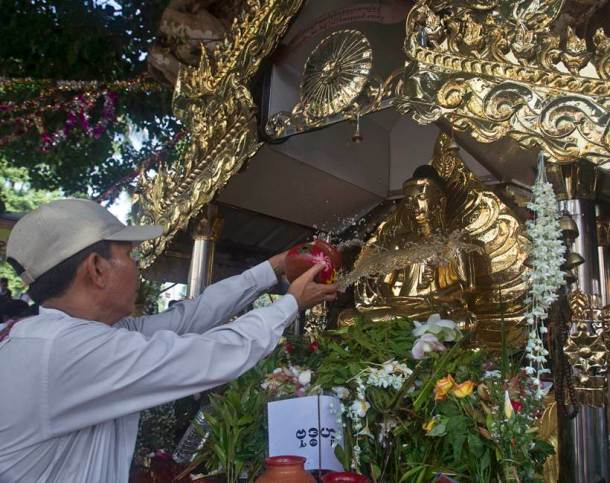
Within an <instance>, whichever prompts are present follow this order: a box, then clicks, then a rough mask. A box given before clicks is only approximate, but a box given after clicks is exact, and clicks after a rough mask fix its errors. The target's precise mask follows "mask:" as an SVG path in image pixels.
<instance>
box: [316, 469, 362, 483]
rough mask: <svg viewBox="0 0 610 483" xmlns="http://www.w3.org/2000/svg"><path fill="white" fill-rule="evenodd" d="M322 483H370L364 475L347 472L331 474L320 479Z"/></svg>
mask: <svg viewBox="0 0 610 483" xmlns="http://www.w3.org/2000/svg"><path fill="white" fill-rule="evenodd" d="M322 483H371V480H369V479H368V478H367V477H366V476H364V475H359V474H357V473H348V472H339V471H337V472H333V473H328V474H326V475H324V476H323V477H322Z"/></svg>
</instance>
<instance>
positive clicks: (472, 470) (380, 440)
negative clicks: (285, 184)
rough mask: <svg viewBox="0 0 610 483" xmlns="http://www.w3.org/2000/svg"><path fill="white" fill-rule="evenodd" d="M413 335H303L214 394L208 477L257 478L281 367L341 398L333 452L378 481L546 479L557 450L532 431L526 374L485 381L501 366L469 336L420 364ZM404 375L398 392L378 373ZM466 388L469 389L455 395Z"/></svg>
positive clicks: (362, 328)
mask: <svg viewBox="0 0 610 483" xmlns="http://www.w3.org/2000/svg"><path fill="white" fill-rule="evenodd" d="M412 330H413V324H412V323H411V322H410V321H409V320H406V319H395V320H393V321H388V322H385V323H364V322H360V323H357V324H356V325H354V326H352V327H349V328H343V329H339V330H335V331H329V332H326V333H325V334H323V336H322V337H321V338H320V339H319V340H317V341H316V345H315V348H313V349H312V347H314V346H312V344H311V341H309V340H307V339H304V338H303V339H300V338H291V339H287V340H284V341H283V342H282V343H281V344H280V346H279V347H278V348H277V349H276V350H275V351H274V352H273V353H272V354H271V355H270V356H269V357H268V358H267V359H265V360H264V361H262V362H261V363H260V364H259V366H258V367H257V368H256V369H254V370H252V371H250V372H248V373H247V374H246V375H244V376H242V378H240V379H238V380H237V381H235V382H233V383H232V384H231V385H230V386H229V389H228V390H227V391H226V392H224V394H223V395H222V396H217V397H215V398H214V402H213V408H212V409H211V410H210V411H209V414H208V415H207V416H208V421H210V424H211V426H212V431H211V435H210V438H209V440H208V442H207V444H206V446H205V447H204V449H203V451H202V453H201V454H200V455H199V459H198V461H199V462H202V463H204V464H205V466H206V468H207V470H208V472H209V471H214V470H217V472H218V473H222V472H226V473H227V474H230V475H231V478H236V477H237V476H238V475H239V472H240V471H243V472H245V473H246V474H248V475H249V477H250V478H254V477H255V476H256V472H257V471H258V469H259V468H260V467H261V465H262V463H263V459H264V449H265V447H266V421H265V413H266V412H265V411H264V405H265V403H266V401H268V400H269V399H271V394H272V393H271V392H268V393H266V392H265V391H264V390H263V389H262V388H261V382H262V381H263V380H266V379H265V376H266V375H268V374H270V373H272V371H273V370H274V369H275V368H280V367H290V366H293V367H295V366H299V367H301V368H309V369H311V370H312V371H313V374H314V375H313V381H312V387H311V389H310V392H312V393H316V392H323V393H330V394H332V393H337V394H339V390H341V391H340V392H342V393H343V395H342V396H341V397H342V398H343V399H342V405H343V408H342V414H343V439H342V441H340V443H339V446H337V447H336V449H335V453H336V455H337V458H338V459H339V461H340V462H341V463H342V464H343V466H344V467H345V468H346V469H353V468H354V467H355V468H356V469H357V470H358V471H359V472H362V473H364V474H366V475H367V476H368V477H369V478H370V479H371V480H372V481H374V482H384V481H393V482H399V481H401V482H406V483H413V482H426V483H427V482H429V481H431V480H432V479H433V477H434V475H435V474H437V473H439V472H443V473H447V474H449V475H454V476H455V478H456V479H457V480H458V481H461V482H464V483H467V482H476V483H492V482H493V483H501V482H509V481H517V480H514V479H511V478H512V477H513V476H517V477H518V478H519V481H522V482H524V483H525V482H528V483H534V482H539V481H541V478H540V475H539V471H540V469H541V467H542V463H543V462H544V459H545V458H546V457H547V456H548V455H549V454H551V453H552V448H550V446H549V445H548V444H546V443H544V442H542V441H540V440H539V439H538V438H537V435H536V432H535V430H534V429H532V425H533V421H534V419H533V417H532V415H533V414H535V413H536V412H537V411H538V410H539V408H540V402H539V401H538V400H536V399H535V398H534V396H533V395H534V392H533V391H532V390H531V387H530V386H528V384H529V382H528V379H527V378H526V377H525V376H524V375H523V374H520V373H519V374H516V375H513V376H512V377H509V378H507V379H504V378H502V377H501V376H494V377H492V376H485V375H484V370H483V367H484V366H485V367H487V368H489V367H490V366H493V367H500V366H501V365H502V362H501V359H500V358H499V359H498V360H496V359H495V358H494V357H492V356H491V355H490V354H488V353H486V352H485V351H484V350H479V349H472V348H468V343H469V341H468V338H467V337H464V338H462V339H461V340H460V341H459V342H458V343H455V344H454V345H453V346H452V347H450V348H448V350H446V351H444V352H441V353H436V354H435V353H432V354H430V355H429V356H428V357H427V358H426V359H424V360H422V361H414V360H413V359H412V358H411V349H412V347H413V344H414V337H413V336H412ZM405 368H406V369H405ZM400 371H403V372H402V374H403V376H404V377H402V378H401V379H400V382H399V385H398V386H396V385H395V384H394V385H393V384H391V383H390V384H384V381H381V380H380V379H377V380H374V379H373V378H372V377H370V376H371V375H374V376H375V377H381V378H383V377H386V376H387V377H392V375H395V374H398V373H399V372H400ZM498 374H499V371H498ZM448 375H451V376H452V377H453V378H454V379H455V381H454V380H453V379H451V378H448V377H447V376H448ZM267 377H269V376H267ZM440 379H448V380H451V381H452V384H453V386H452V387H453V390H451V391H449V392H447V393H446V394H445V395H444V396H442V397H438V398H437V397H436V396H437V388H436V385H437V382H438V381H439V380H440ZM385 382H387V381H385ZM462 383H464V384H466V385H468V384H469V386H467V387H468V390H465V391H464V393H458V392H455V390H456V388H457V387H458V386H457V385H460V384H462ZM477 384H479V385H482V387H483V389H484V388H485V387H487V389H485V391H487V394H485V392H483V393H482V394H483V396H480V395H478V393H477V391H476V390H474V388H476V386H477ZM485 384H486V385H487V386H485ZM289 386H290V382H286V387H289ZM506 387H508V388H509V389H508V390H509V391H511V394H512V395H511V398H515V399H514V400H516V401H518V402H520V403H521V404H522V405H523V409H522V410H521V412H516V411H515V412H514V414H512V415H511V416H510V417H508V416H505V413H504V409H503V408H504V397H505V388H506ZM483 389H482V390H483ZM346 392H347V394H346ZM360 403H364V404H365V405H368V406H367V407H366V409H365V410H364V412H363V415H359V416H357V417H356V416H354V405H355V406H356V407H359V406H358V404H360ZM253 415H258V416H255V417H253ZM251 443H253V444H251ZM229 481H235V480H232V479H229Z"/></svg>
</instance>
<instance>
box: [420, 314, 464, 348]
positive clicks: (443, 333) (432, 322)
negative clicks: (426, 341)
mask: <svg viewBox="0 0 610 483" xmlns="http://www.w3.org/2000/svg"><path fill="white" fill-rule="evenodd" d="M414 324H415V329H413V331H412V334H413V335H414V336H415V337H421V336H422V335H424V334H434V335H435V336H436V337H437V338H438V339H439V340H442V341H443V342H453V341H454V340H455V339H456V338H457V336H458V333H459V332H458V329H457V325H456V324H455V322H454V321H453V320H449V319H441V316H440V315H439V314H432V315H431V316H430V317H428V320H427V321H426V323H425V324H422V323H421V322H417V321H415V322H414Z"/></svg>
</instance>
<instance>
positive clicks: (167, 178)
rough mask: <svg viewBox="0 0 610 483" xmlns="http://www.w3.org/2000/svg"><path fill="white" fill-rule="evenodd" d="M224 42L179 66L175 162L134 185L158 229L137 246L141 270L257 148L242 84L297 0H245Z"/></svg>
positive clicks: (145, 216)
mask: <svg viewBox="0 0 610 483" xmlns="http://www.w3.org/2000/svg"><path fill="white" fill-rule="evenodd" d="M245 3H246V6H245V10H244V12H242V14H241V15H240V16H239V17H238V18H236V19H235V21H234V22H233V25H232V26H231V29H230V31H229V33H228V35H227V38H226V39H225V40H224V42H223V43H222V44H221V45H220V46H218V47H217V48H216V49H215V50H213V51H212V52H211V53H209V54H208V52H207V51H206V49H202V51H201V60H200V63H199V66H198V67H197V68H191V67H182V68H181V70H180V73H179V76H178V80H177V82H176V89H175V92H174V110H175V113H176V115H177V116H179V117H180V119H181V120H182V122H183V123H184V125H185V127H186V128H187V130H188V131H189V139H188V148H187V149H186V152H185V154H184V158H183V159H182V162H181V163H180V164H179V165H177V166H175V167H172V168H165V167H163V166H162V167H160V168H159V171H158V173H157V174H156V176H155V177H154V178H153V179H151V180H149V179H144V176H143V177H142V178H143V179H142V180H141V182H140V186H139V188H138V193H139V197H138V200H137V202H138V203H139V205H140V220H141V221H142V222H145V223H157V224H160V225H163V228H164V232H163V235H162V236H161V237H160V238H159V239H157V240H155V241H154V242H151V243H148V244H146V245H144V246H143V254H144V257H143V259H142V265H143V266H144V267H146V266H148V265H150V264H151V263H152V261H153V260H154V259H155V257H156V256H158V255H159V254H161V253H162V252H163V250H164V249H165V247H166V245H167V243H168V241H169V240H171V239H172V237H173V236H174V235H175V233H176V232H177V231H178V230H180V229H182V228H185V227H186V225H187V223H188V221H189V219H190V218H191V217H192V216H195V215H196V214H197V213H198V212H199V211H200V210H201V209H202V208H203V207H204V206H205V205H206V203H208V202H209V201H210V200H211V199H212V197H213V196H214V194H215V193H216V192H217V190H218V189H220V188H221V187H222V186H224V185H225V184H226V182H227V181H228V180H229V178H230V177H231V176H232V175H233V174H235V173H236V172H237V170H239V168H240V167H241V166H242V164H243V163H244V161H245V160H247V159H248V158H250V157H251V156H253V155H254V154H255V153H256V151H257V150H258V149H259V147H260V143H259V140H258V135H257V128H256V119H255V110H256V106H255V104H254V101H253V100H252V97H251V95H250V92H249V89H248V87H247V85H248V82H249V81H250V79H251V78H252V76H253V75H254V74H255V73H256V71H257V70H258V67H259V65H260V62H261V60H262V59H263V58H264V57H265V56H267V55H268V54H269V53H270V52H271V51H272V50H273V49H274V48H275V46H276V44H277V42H278V41H279V39H280V38H281V37H282V35H283V34H284V32H285V31H286V29H287V27H288V24H289V22H290V20H291V19H292V17H294V15H296V13H297V12H298V11H299V9H300V7H301V5H302V3H303V1H302V0H265V1H262V0H248V1H246V2H245Z"/></svg>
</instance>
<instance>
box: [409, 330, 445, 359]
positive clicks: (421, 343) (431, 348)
mask: <svg viewBox="0 0 610 483" xmlns="http://www.w3.org/2000/svg"><path fill="white" fill-rule="evenodd" d="M445 349H446V347H445V346H444V345H443V344H442V342H440V341H439V340H438V339H437V338H436V336H435V335H434V334H424V335H422V336H421V337H420V338H419V339H417V340H416V341H415V344H414V345H413V349H411V354H412V355H413V359H415V360H421V359H424V358H425V357H426V354H428V353H430V352H442V351H444V350H445Z"/></svg>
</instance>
